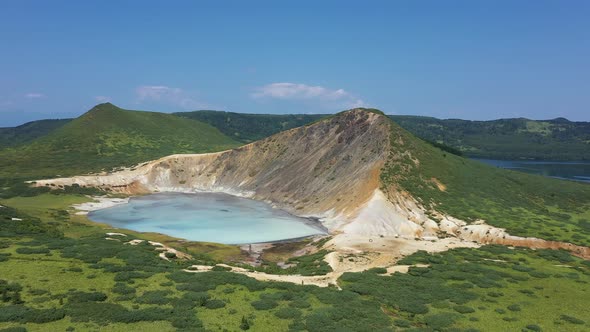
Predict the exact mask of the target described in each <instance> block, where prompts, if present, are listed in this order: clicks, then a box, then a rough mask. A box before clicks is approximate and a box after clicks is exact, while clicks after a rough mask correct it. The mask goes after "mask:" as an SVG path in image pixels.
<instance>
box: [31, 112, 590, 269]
mask: <svg viewBox="0 0 590 332" xmlns="http://www.w3.org/2000/svg"><path fill="white" fill-rule="evenodd" d="M391 130H392V127H391V122H390V120H389V119H388V118H387V117H386V116H383V115H382V114H379V113H376V112H371V111H367V110H363V109H356V110H351V111H347V112H343V113H340V114H338V115H336V116H333V117H331V118H328V119H325V120H321V121H319V122H317V123H313V124H310V125H308V126H304V127H299V128H295V129H291V130H288V131H285V132H282V133H278V134H276V135H273V136H271V137H268V138H266V139H263V140H260V141H257V142H254V143H251V144H248V145H245V146H242V147H240V148H237V149H233V150H228V151H223V152H218V153H209V154H184V155H171V156H168V157H164V158H161V159H158V160H155V161H151V162H147V163H144V164H141V165H138V166H137V167H135V168H131V169H126V170H122V171H117V172H114V173H110V174H103V175H87V176H75V177H71V178H61V179H52V180H39V181H36V182H35V185H36V186H48V185H51V186H59V185H72V184H78V185H81V186H93V187H99V188H102V189H105V190H109V191H112V192H119V193H125V194H142V193H150V192H164V191H175V192H191V191H210V192H225V193H229V194H233V195H238V196H244V197H250V198H253V199H257V200H262V201H266V202H269V203H271V204H272V205H274V206H276V207H278V208H281V209H284V210H286V211H288V212H290V213H292V214H295V215H299V216H309V217H316V218H320V220H321V221H322V223H323V224H324V226H326V227H327V228H328V230H329V231H330V232H331V233H333V234H340V233H345V234H353V235H358V236H365V237H371V236H395V237H405V238H410V239H413V238H414V237H421V238H424V239H429V238H431V239H436V238H438V237H439V236H441V235H445V236H448V235H450V236H453V237H456V238H458V239H460V240H463V241H469V242H472V241H473V242H478V243H497V244H506V245H515V246H527V247H532V248H553V249H556V248H563V249H568V250H571V251H572V252H574V253H575V254H577V255H579V256H581V257H585V258H590V250H589V249H588V248H586V247H580V246H575V245H572V244H569V243H561V242H553V241H545V240H540V239H536V238H522V237H515V236H511V235H509V234H507V233H506V232H505V231H504V230H503V229H500V228H495V227H492V226H489V225H485V224H483V223H477V224H473V225H467V223H465V222H463V221H461V220H458V219H456V218H452V217H451V216H446V215H442V214H441V215H439V216H437V217H436V220H437V221H435V220H434V219H433V218H432V217H431V216H432V211H430V213H427V211H426V209H424V208H423V207H422V206H421V204H420V203H419V202H418V200H416V199H415V198H414V197H412V196H411V195H410V194H408V193H407V192H404V191H402V190H397V189H395V186H389V187H387V193H384V192H382V191H381V186H382V184H381V179H380V175H381V170H382V168H383V167H384V165H385V162H386V161H387V158H388V156H389V153H391V151H390V135H391ZM398 153H401V154H403V153H405V152H403V151H398ZM433 181H434V183H436V185H437V187H438V189H439V190H441V191H444V190H446V188H445V186H444V185H443V184H442V183H440V182H437V181H436V179H433Z"/></svg>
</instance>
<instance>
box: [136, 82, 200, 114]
mask: <svg viewBox="0 0 590 332" xmlns="http://www.w3.org/2000/svg"><path fill="white" fill-rule="evenodd" d="M135 92H136V94H137V99H138V102H139V103H142V102H158V103H163V104H168V105H173V106H176V107H180V108H183V109H196V108H204V107H207V106H206V104H205V103H203V102H200V101H199V100H198V99H197V98H196V96H195V93H190V92H188V91H185V90H183V89H180V88H172V87H168V86H163V85H143V86H140V87H138V88H137V89H135Z"/></svg>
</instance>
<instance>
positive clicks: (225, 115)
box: [0, 111, 590, 160]
mask: <svg viewBox="0 0 590 332" xmlns="http://www.w3.org/2000/svg"><path fill="white" fill-rule="evenodd" d="M173 114H174V115H176V116H179V117H182V118H187V119H193V120H197V121H201V122H204V123H207V124H209V125H211V126H213V127H215V128H217V129H219V131H221V132H222V133H223V134H225V135H227V136H229V137H231V138H232V139H234V140H236V141H239V142H242V143H250V142H253V141H256V140H259V139H262V138H265V137H268V136H270V135H273V134H276V133H278V132H280V131H283V130H288V129H292V128H295V127H299V126H303V125H306V124H309V123H312V122H314V121H317V120H319V119H321V118H324V117H326V116H329V115H327V114H284V115H282V114H281V115H277V114H245V113H232V112H221V111H194V112H180V113H173ZM389 117H390V118H391V119H393V120H394V121H395V122H396V123H398V124H399V125H400V126H401V127H403V128H404V129H406V130H408V131H409V132H411V133H413V134H414V135H416V136H418V137H420V138H422V139H424V140H427V141H430V142H433V143H435V144H436V143H439V144H443V145H446V146H449V147H452V148H454V149H457V150H459V151H461V152H462V153H463V154H465V155H466V156H469V157H477V158H490V159H506V160H510V159H543V160H590V122H573V121H568V120H567V119H563V118H558V119H554V120H529V119H523V118H518V119H500V120H492V121H469V120H458V119H447V120H441V119H437V118H432V117H423V116H408V115H390V116H389ZM69 121H71V119H63V120H40V121H33V122H29V123H26V124H24V125H21V126H18V127H12V128H0V149H2V148H5V147H13V146H17V145H22V144H26V143H29V142H31V141H33V140H34V139H36V138H39V137H42V136H45V135H47V134H49V133H50V132H51V131H53V130H55V129H57V128H59V127H61V126H63V125H65V124H66V123H68V122H69Z"/></svg>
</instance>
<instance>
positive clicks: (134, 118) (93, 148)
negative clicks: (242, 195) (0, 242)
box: [0, 103, 239, 179]
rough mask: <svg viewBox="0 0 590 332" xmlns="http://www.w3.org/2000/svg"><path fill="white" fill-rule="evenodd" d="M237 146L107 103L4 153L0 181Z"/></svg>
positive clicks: (203, 129) (193, 126)
mask: <svg viewBox="0 0 590 332" xmlns="http://www.w3.org/2000/svg"><path fill="white" fill-rule="evenodd" d="M238 145H239V143H237V142H236V141H234V140H232V139H231V138H229V137H227V136H225V135H223V134H222V133H221V132H219V131H218V130H217V129H215V128H213V127H211V126H209V125H207V124H204V123H202V122H198V121H195V120H188V119H182V118H179V117H176V116H173V115H170V114H163V113H155V112H139V111H127V110H123V109H120V108H118V107H116V106H114V105H112V104H110V103H106V104H100V105H97V106H95V107H94V108H93V109H92V110H90V111H89V112H87V113H85V114H84V115H82V116H80V117H79V118H77V119H74V120H73V121H71V122H68V123H67V124H65V125H63V126H62V127H60V128H58V129H56V130H54V131H52V132H51V133H49V134H48V135H45V136H42V137H40V138H38V139H36V140H34V141H32V142H30V143H29V144H26V145H22V146H18V147H13V148H6V149H3V150H1V151H0V178H9V179H14V178H25V177H28V178H32V177H48V176H57V175H61V176H66V175H73V174H82V173H87V172H95V171H101V170H110V169H111V168H113V167H120V166H132V165H135V164H137V163H140V162H143V161H147V160H153V159H157V158H159V157H163V156H166V155H170V154H174V153H201V152H212V151H220V150H224V149H228V148H232V147H236V146H238Z"/></svg>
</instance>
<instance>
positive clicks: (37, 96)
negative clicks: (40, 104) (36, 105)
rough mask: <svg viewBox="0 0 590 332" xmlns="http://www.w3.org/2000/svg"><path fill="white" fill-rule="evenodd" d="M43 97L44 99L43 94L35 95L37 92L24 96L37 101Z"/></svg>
mask: <svg viewBox="0 0 590 332" xmlns="http://www.w3.org/2000/svg"><path fill="white" fill-rule="evenodd" d="M43 97H45V95H44V94H42V93H37V92H29V93H27V94H25V98H28V99H37V98H43Z"/></svg>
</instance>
